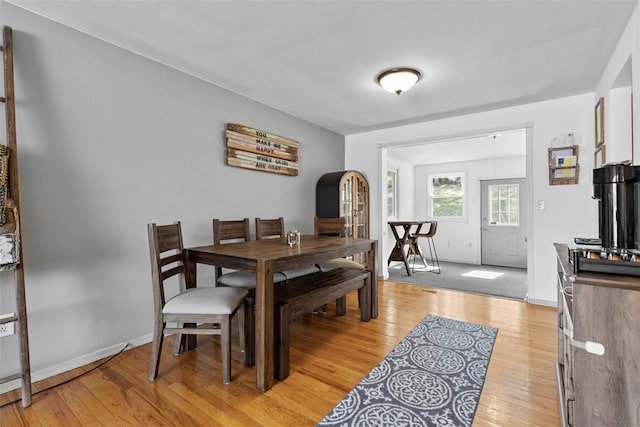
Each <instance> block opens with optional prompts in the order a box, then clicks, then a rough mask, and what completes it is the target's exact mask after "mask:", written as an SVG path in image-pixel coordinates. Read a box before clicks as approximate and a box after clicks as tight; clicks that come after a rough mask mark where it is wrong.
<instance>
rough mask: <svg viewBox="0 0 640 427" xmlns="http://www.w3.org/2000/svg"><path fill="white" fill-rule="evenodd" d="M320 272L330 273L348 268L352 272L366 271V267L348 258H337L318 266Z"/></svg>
mask: <svg viewBox="0 0 640 427" xmlns="http://www.w3.org/2000/svg"><path fill="white" fill-rule="evenodd" d="M318 267H319V268H320V271H322V272H325V271H330V270H335V269H336V268H348V269H350V270H364V265H362V264H360V263H359V262H355V261H353V260H350V259H346V258H335V259H331V260H329V261H325V262H321V263H319V264H318Z"/></svg>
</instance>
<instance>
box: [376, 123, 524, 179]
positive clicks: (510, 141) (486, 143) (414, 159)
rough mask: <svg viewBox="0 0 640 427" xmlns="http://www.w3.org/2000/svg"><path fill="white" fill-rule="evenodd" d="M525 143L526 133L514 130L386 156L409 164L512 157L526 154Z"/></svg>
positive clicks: (424, 145)
mask: <svg viewBox="0 0 640 427" xmlns="http://www.w3.org/2000/svg"><path fill="white" fill-rule="evenodd" d="M526 142H527V140H526V132H525V130H524V129H517V130H511V131H508V132H500V133H496V134H492V135H476V136H469V137H465V138H457V139H453V140H446V141H434V142H430V143H419V144H416V145H408V146H404V147H394V148H390V149H388V151H387V155H388V157H389V158H391V159H394V160H396V161H399V162H402V163H405V164H412V165H434V164H442V163H458V162H470V161H477V160H486V159H500V158H515V157H525V156H526V155H527V144H526ZM523 172H524V171H523Z"/></svg>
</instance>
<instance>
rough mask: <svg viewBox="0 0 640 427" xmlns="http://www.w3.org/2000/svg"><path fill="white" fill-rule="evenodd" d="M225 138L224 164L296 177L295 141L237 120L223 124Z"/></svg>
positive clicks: (296, 147) (297, 146) (297, 144)
mask: <svg viewBox="0 0 640 427" xmlns="http://www.w3.org/2000/svg"><path fill="white" fill-rule="evenodd" d="M225 137H226V138H227V165H229V166H235V167H240V168H245V169H252V170H258V171H264V172H271V173H276V174H280V175H288V176H298V148H299V146H300V143H299V142H298V141H296V140H293V139H290V138H285V137H283V136H279V135H275V134H272V133H269V132H266V131H263V130H259V129H254V128H251V127H249V126H245V125H241V124H238V123H227V130H226V131H225Z"/></svg>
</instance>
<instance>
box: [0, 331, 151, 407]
mask: <svg viewBox="0 0 640 427" xmlns="http://www.w3.org/2000/svg"><path fill="white" fill-rule="evenodd" d="M151 337H152V334H147V335H144V336H142V337H139V338H136V339H134V340H131V341H128V342H122V343H119V344H114V345H111V346H109V347H105V348H102V349H100V350H97V351H94V352H93V353H89V354H85V355H82V356H79V357H76V358H75V359H71V360H69V361H67V362H64V363H60V364H58V365H54V366H50V367H48V368H44V369H40V370H38V371H35V372H31V383H34V382H36V381H41V380H44V379H46V378H50V377H53V376H56V375H59V374H61V373H63V372H67V371H71V370H72V369H76V368H79V367H81V366H84V365H88V364H89V363H93V362H95V361H97V360H100V359H104V358H105V357H109V356H113V355H114V354H116V353H118V352H120V351H122V349H123V347H125V346H126V350H130V349H132V348H134V347H138V346H141V345H143V344H147V343H150V342H151ZM126 350H125V351H126ZM20 387H22V380H21V379H17V380H13V381H9V382H6V383H4V384H1V385H0V394H1V393H6V392H8V391H11V390H15V389H17V388H20Z"/></svg>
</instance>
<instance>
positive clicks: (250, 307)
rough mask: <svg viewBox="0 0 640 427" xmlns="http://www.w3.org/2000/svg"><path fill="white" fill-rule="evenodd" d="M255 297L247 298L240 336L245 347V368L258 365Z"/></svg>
mask: <svg viewBox="0 0 640 427" xmlns="http://www.w3.org/2000/svg"><path fill="white" fill-rule="evenodd" d="M255 303H256V300H255V298H254V297H246V298H245V299H244V307H243V308H241V309H240V310H243V314H242V315H243V319H242V320H243V322H244V327H243V328H242V332H241V335H240V339H241V340H242V345H243V346H244V366H253V365H255V364H256V314H255Z"/></svg>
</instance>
